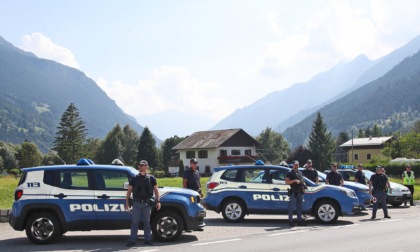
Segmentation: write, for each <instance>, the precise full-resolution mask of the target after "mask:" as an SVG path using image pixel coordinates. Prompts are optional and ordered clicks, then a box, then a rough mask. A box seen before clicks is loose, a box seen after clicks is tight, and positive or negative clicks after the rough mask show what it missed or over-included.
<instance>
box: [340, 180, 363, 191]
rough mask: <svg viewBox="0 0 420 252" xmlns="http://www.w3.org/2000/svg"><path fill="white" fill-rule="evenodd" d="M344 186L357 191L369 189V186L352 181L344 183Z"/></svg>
mask: <svg viewBox="0 0 420 252" xmlns="http://www.w3.org/2000/svg"><path fill="white" fill-rule="evenodd" d="M344 185H345V186H349V187H352V188H355V189H369V187H368V186H367V185H363V184H360V183H357V182H352V181H344Z"/></svg>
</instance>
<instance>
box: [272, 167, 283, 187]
mask: <svg viewBox="0 0 420 252" xmlns="http://www.w3.org/2000/svg"><path fill="white" fill-rule="evenodd" d="M270 173H271V178H272V179H273V184H285V180H286V172H284V171H276V170H272V171H270Z"/></svg>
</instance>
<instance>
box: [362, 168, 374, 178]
mask: <svg viewBox="0 0 420 252" xmlns="http://www.w3.org/2000/svg"><path fill="white" fill-rule="evenodd" d="M364 172H365V177H366V178H367V179H368V180H370V177H371V176H372V175H373V174H375V173H373V172H371V171H368V170H364Z"/></svg>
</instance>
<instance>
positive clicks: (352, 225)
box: [332, 224, 360, 228]
mask: <svg viewBox="0 0 420 252" xmlns="http://www.w3.org/2000/svg"><path fill="white" fill-rule="evenodd" d="M359 225H360V224H351V225H345V226H336V227H332V228H347V227H354V226H359Z"/></svg>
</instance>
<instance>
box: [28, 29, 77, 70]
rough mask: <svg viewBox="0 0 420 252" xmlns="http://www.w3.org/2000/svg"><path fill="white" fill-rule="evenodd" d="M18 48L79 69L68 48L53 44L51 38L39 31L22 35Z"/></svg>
mask: <svg viewBox="0 0 420 252" xmlns="http://www.w3.org/2000/svg"><path fill="white" fill-rule="evenodd" d="M20 48H21V49H22V50H25V51H29V52H32V53H34V54H35V55H36V56H38V57H40V58H44V59H50V60H54V61H56V62H59V63H61V64H63V65H66V66H69V67H73V68H77V69H79V64H78V63H77V61H76V59H75V57H74V55H73V53H72V52H71V50H70V49H67V48H65V47H62V46H60V45H57V44H54V42H52V41H51V39H49V38H47V37H45V36H44V35H43V34H41V33H38V32H35V33H32V34H31V35H25V36H23V38H22V45H21V46H20Z"/></svg>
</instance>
